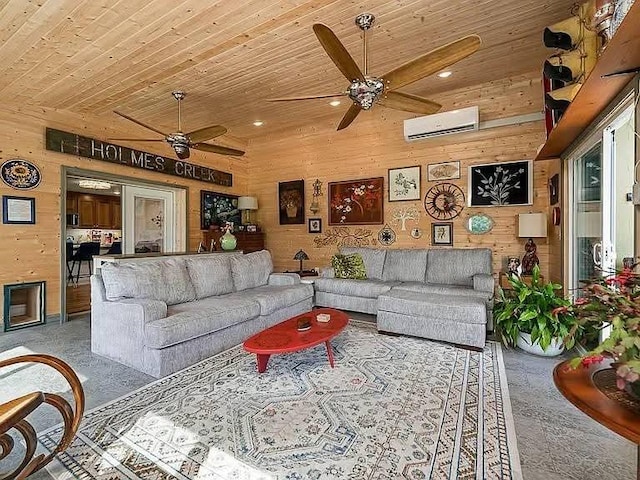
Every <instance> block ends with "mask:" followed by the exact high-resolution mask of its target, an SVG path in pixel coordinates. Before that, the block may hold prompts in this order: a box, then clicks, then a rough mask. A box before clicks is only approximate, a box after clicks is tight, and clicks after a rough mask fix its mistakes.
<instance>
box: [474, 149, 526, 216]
mask: <svg viewBox="0 0 640 480" xmlns="http://www.w3.org/2000/svg"><path fill="white" fill-rule="evenodd" d="M468 197H469V206H470V207H499V206H511V205H531V204H533V163H532V161H531V160H522V161H518V162H504V163H488V164H482V165H471V166H469V195H468Z"/></svg>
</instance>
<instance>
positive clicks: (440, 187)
mask: <svg viewBox="0 0 640 480" xmlns="http://www.w3.org/2000/svg"><path fill="white" fill-rule="evenodd" d="M424 208H425V210H426V211H427V213H428V214H429V215H430V216H431V217H432V218H435V219H436V220H451V219H452V218H456V217H457V216H458V215H460V213H461V212H462V210H463V209H464V192H463V191H462V190H461V189H460V187H458V186H457V185H454V184H453V183H439V184H437V185H434V186H433V187H431V188H430V189H429V191H428V192H427V194H426V195H425V196H424Z"/></svg>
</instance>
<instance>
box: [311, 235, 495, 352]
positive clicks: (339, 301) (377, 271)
mask: <svg viewBox="0 0 640 480" xmlns="http://www.w3.org/2000/svg"><path fill="white" fill-rule="evenodd" d="M340 253H342V254H344V255H348V254H351V253H359V254H360V255H362V258H363V260H364V265H365V268H366V271H367V280H350V279H342V278H334V274H333V270H332V269H330V268H329V269H325V270H323V272H322V276H321V277H320V278H318V279H317V280H316V281H315V292H316V293H315V303H316V305H317V306H322V307H333V308H338V309H343V310H352V311H356V312H364V313H370V314H375V315H377V326H378V330H379V331H383V332H391V333H401V334H406V335H414V336H420V337H425V338H430V339H434V340H442V341H447V342H451V343H456V344H461V345H466V346H471V347H476V348H482V347H483V346H484V343H485V338H486V331H487V330H492V329H493V316H492V308H493V300H492V298H493V290H494V278H493V275H492V261H491V250H490V249H486V248H482V249H460V248H453V249H404V250H403V249H388V250H386V249H376V248H359V247H344V248H341V249H340Z"/></svg>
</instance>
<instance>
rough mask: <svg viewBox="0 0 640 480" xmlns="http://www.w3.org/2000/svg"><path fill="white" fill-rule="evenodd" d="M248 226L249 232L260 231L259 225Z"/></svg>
mask: <svg viewBox="0 0 640 480" xmlns="http://www.w3.org/2000/svg"><path fill="white" fill-rule="evenodd" d="M246 227H247V232H251V233H255V232H257V231H258V226H257V225H252V224H249V225H247V226H246Z"/></svg>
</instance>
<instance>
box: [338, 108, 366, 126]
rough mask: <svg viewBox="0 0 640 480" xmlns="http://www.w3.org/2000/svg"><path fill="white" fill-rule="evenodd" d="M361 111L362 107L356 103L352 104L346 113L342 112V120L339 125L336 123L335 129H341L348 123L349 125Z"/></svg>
mask: <svg viewBox="0 0 640 480" xmlns="http://www.w3.org/2000/svg"><path fill="white" fill-rule="evenodd" d="M361 111H362V108H360V105H357V104H355V103H354V104H353V105H351V106H350V107H349V110H347V113H345V114H344V117H342V120H341V121H340V125H338V128H337V130H342V129H343V128H347V127H348V126H349V125H351V122H353V121H354V120H355V119H356V117H357V116H358V114H359V113H360V112H361Z"/></svg>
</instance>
